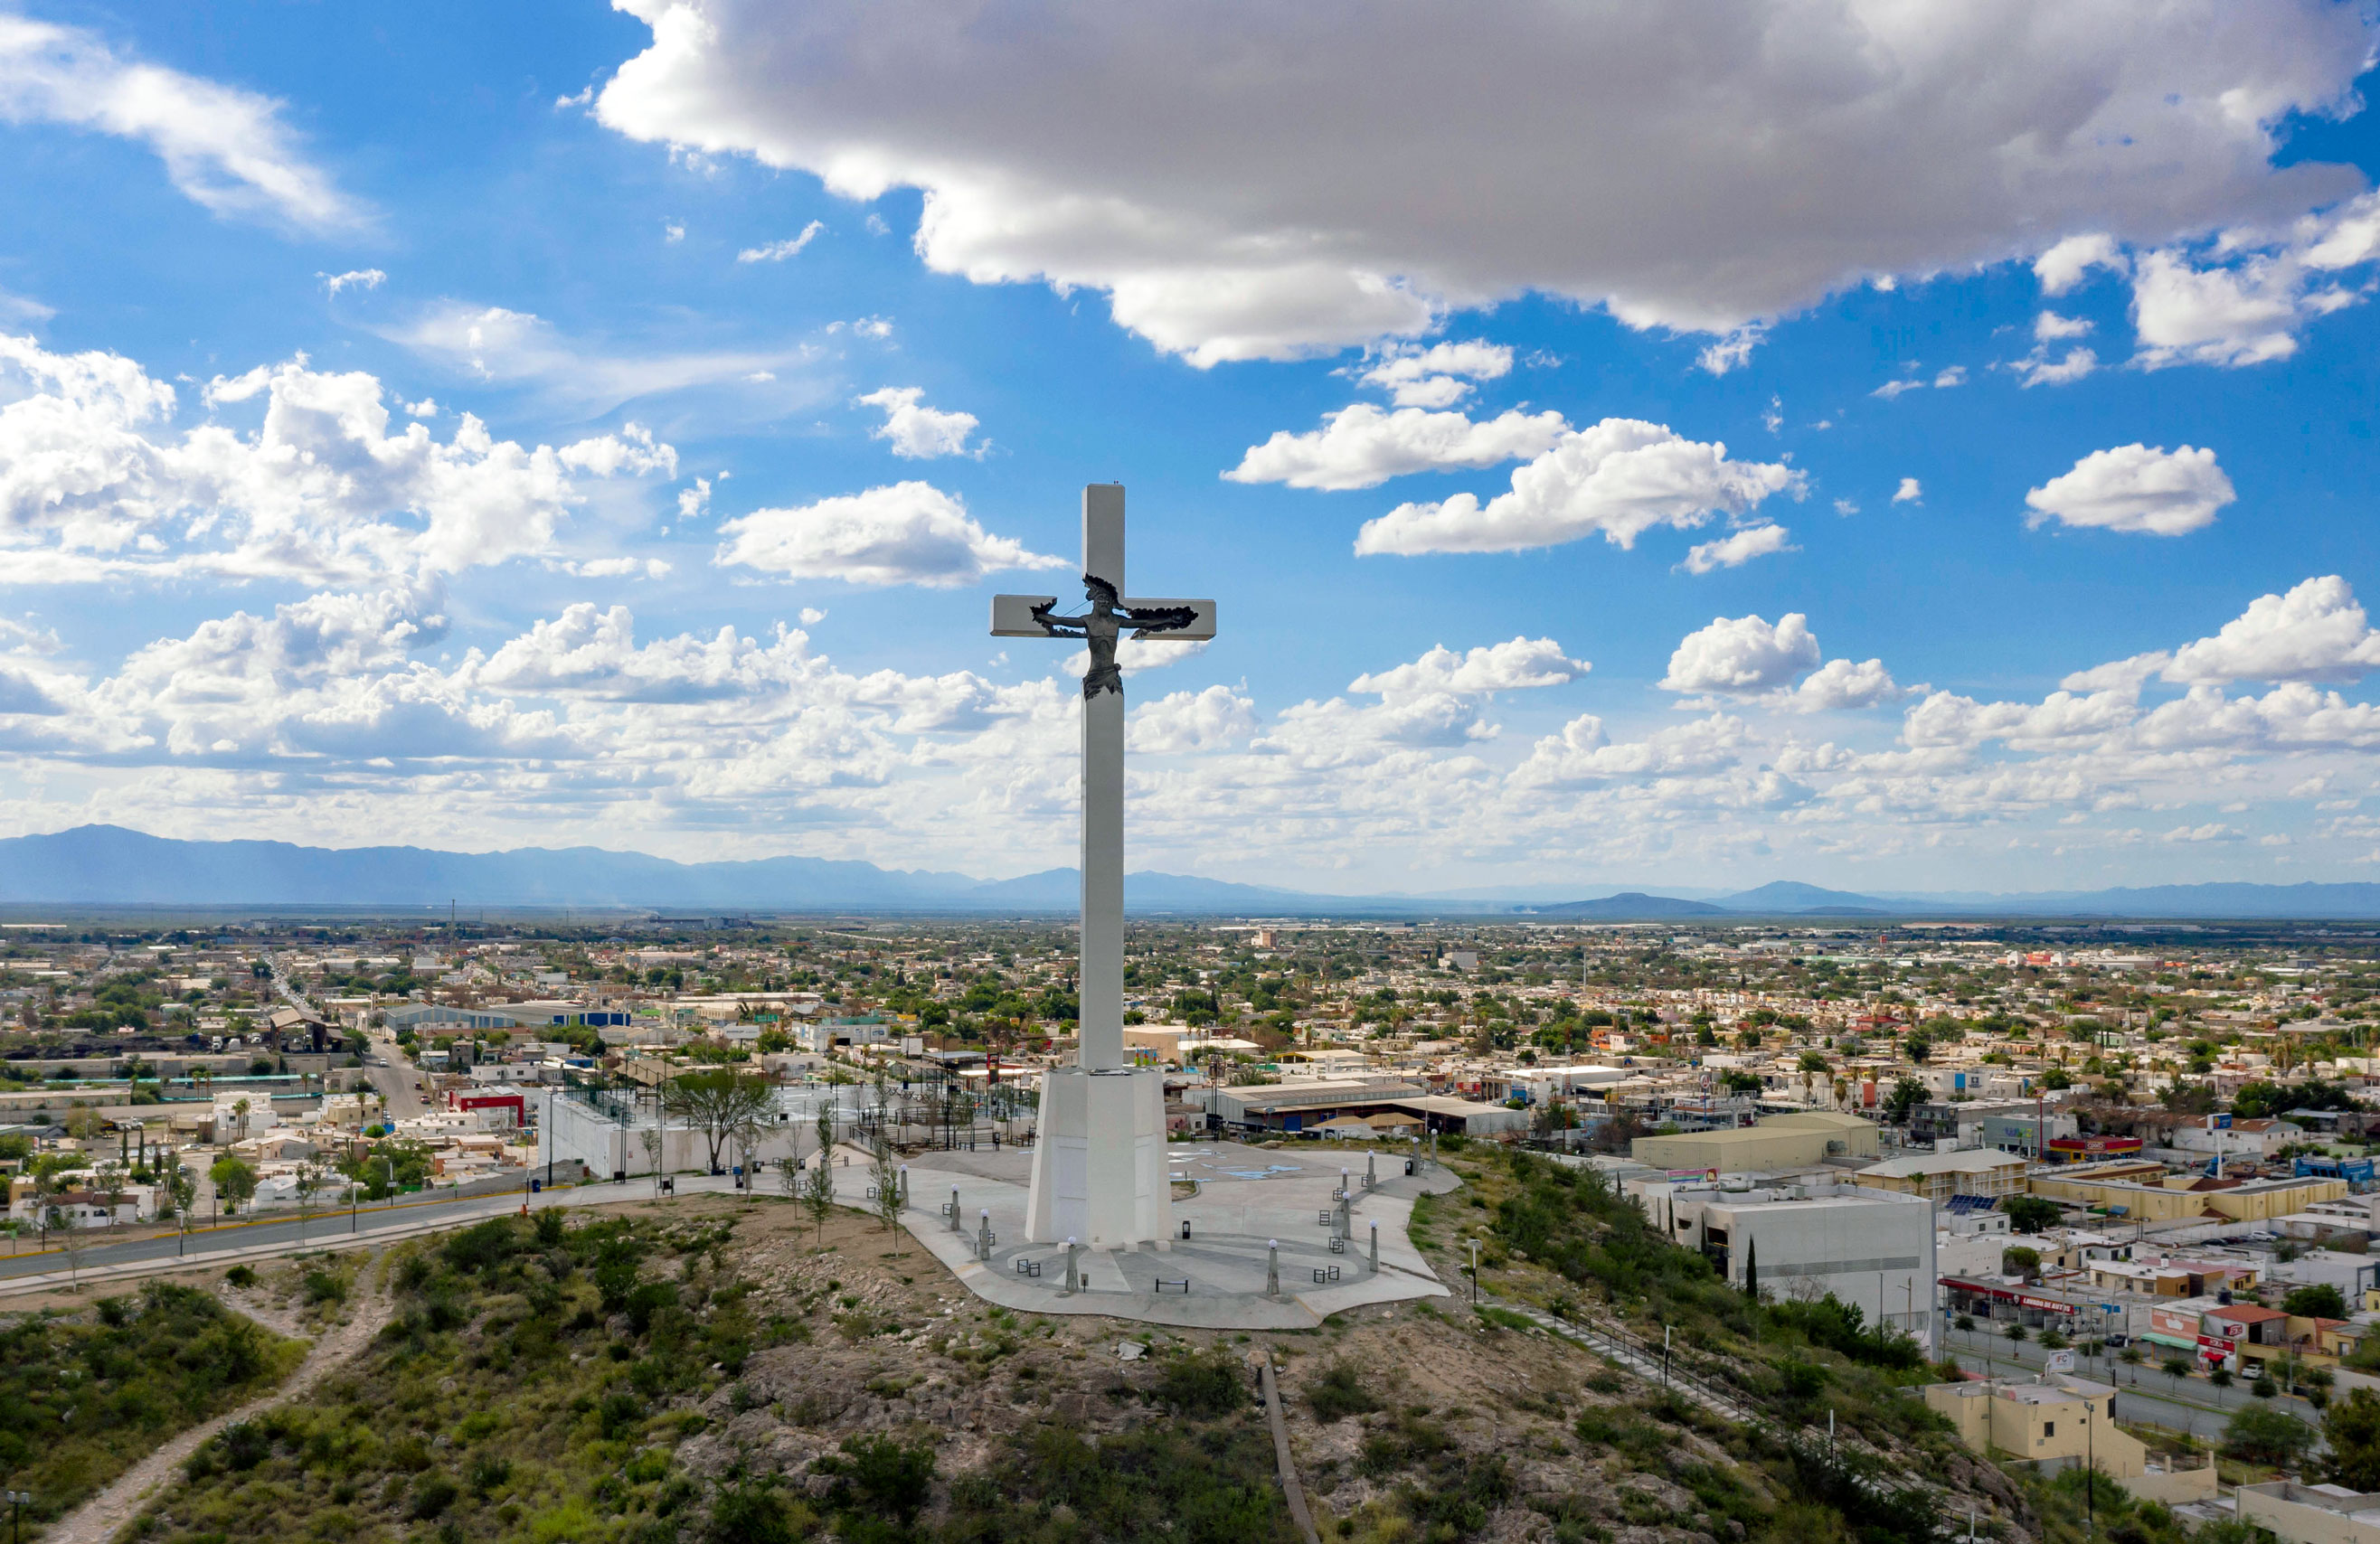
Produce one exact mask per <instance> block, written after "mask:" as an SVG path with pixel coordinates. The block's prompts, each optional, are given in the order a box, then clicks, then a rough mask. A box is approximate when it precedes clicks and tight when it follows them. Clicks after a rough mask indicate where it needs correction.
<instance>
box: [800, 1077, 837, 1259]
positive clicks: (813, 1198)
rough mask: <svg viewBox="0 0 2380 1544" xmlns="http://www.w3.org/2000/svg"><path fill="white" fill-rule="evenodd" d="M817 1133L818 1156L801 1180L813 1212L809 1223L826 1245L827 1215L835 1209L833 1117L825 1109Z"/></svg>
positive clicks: (805, 1201) (820, 1113)
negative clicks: (816, 1227) (816, 1228)
mask: <svg viewBox="0 0 2380 1544" xmlns="http://www.w3.org/2000/svg"><path fill="white" fill-rule="evenodd" d="M818 1133H819V1150H818V1157H817V1159H816V1160H814V1161H813V1162H812V1163H811V1164H810V1172H809V1174H808V1176H807V1177H806V1178H804V1179H803V1181H802V1203H803V1204H804V1205H806V1206H807V1207H808V1208H809V1209H810V1220H811V1221H812V1222H814V1223H816V1224H818V1236H819V1242H820V1243H821V1244H823V1243H825V1242H826V1219H827V1214H828V1213H829V1212H832V1211H833V1210H834V1170H833V1167H832V1164H833V1163H834V1117H833V1116H830V1115H828V1114H827V1113H826V1112H825V1111H824V1110H820V1112H819V1118H818Z"/></svg>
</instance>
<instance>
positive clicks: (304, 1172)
mask: <svg viewBox="0 0 2380 1544" xmlns="http://www.w3.org/2000/svg"><path fill="white" fill-rule="evenodd" d="M330 1179H331V1171H330V1170H329V1168H328V1167H326V1166H325V1165H324V1164H323V1163H322V1160H321V1159H320V1158H317V1157H314V1156H312V1155H311V1154H309V1155H308V1156H307V1157H305V1158H304V1159H302V1160H300V1161H299V1162H298V1164H297V1242H299V1243H300V1244H303V1243H304V1242H306V1223H307V1220H308V1219H309V1218H310V1217H312V1216H313V1215H314V1198H315V1197H317V1196H319V1195H321V1194H322V1187H323V1186H325V1185H327V1184H329V1183H330Z"/></svg>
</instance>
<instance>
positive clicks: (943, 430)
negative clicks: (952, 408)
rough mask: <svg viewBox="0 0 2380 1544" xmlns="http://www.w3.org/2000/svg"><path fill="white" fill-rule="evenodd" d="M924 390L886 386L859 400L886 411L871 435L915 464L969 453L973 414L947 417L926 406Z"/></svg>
mask: <svg viewBox="0 0 2380 1544" xmlns="http://www.w3.org/2000/svg"><path fill="white" fill-rule="evenodd" d="M925 395H926V389H925V388H924V387H922V386H887V387H884V388H883V389H881V390H880V391H874V392H868V394H867V395H866V396H864V397H861V398H858V399H857V400H858V401H859V402H861V403H862V404H866V405H867V406H869V407H880V408H882V409H883V410H884V421H883V422H882V423H881V424H879V425H878V426H877V427H876V428H872V429H869V430H868V436H869V437H870V438H871V439H876V440H885V441H887V442H889V443H890V444H891V445H892V453H893V454H894V455H897V456H901V457H904V458H905V459H908V460H912V461H927V460H930V459H932V458H933V457H935V456H941V455H965V454H966V453H967V436H968V435H970V434H973V433H974V432H975V425H976V417H975V415H974V414H972V413H944V412H941V410H939V409H937V408H931V407H928V406H926V405H925V404H924V401H923V399H924V397H925Z"/></svg>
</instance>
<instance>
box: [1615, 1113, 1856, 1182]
mask: <svg viewBox="0 0 2380 1544" xmlns="http://www.w3.org/2000/svg"><path fill="white" fill-rule="evenodd" d="M1628 1151H1629V1155H1630V1156H1631V1157H1633V1158H1634V1159H1635V1160H1636V1161H1637V1162H1638V1163H1640V1164H1651V1165H1652V1166H1653V1167H1655V1168H1657V1169H1715V1170H1717V1171H1718V1172H1719V1173H1722V1174H1756V1173H1764V1172H1767V1171H1770V1170H1776V1169H1798V1168H1806V1167H1809V1166H1810V1165H1812V1164H1821V1163H1824V1162H1825V1161H1826V1160H1827V1159H1828V1158H1840V1157H1842V1156H1845V1155H1846V1154H1849V1155H1851V1156H1853V1157H1859V1156H1869V1157H1873V1156H1874V1155H1875V1153H1876V1127H1875V1125H1874V1124H1873V1123H1872V1122H1869V1121H1864V1120H1862V1119H1860V1118H1859V1117H1858V1116H1843V1115H1836V1114H1834V1113H1832V1112H1829V1111H1811V1112H1809V1113H1806V1114H1802V1115H1790V1116H1768V1117H1767V1119H1765V1120H1763V1121H1762V1122H1761V1123H1760V1124H1759V1125H1757V1126H1742V1127H1736V1128H1731V1129H1725V1130H1718V1131H1682V1132H1679V1133H1678V1134H1677V1135H1675V1136H1671V1137H1639V1138H1637V1139H1636V1140H1635V1141H1633V1142H1632V1143H1631V1144H1629V1150H1628Z"/></svg>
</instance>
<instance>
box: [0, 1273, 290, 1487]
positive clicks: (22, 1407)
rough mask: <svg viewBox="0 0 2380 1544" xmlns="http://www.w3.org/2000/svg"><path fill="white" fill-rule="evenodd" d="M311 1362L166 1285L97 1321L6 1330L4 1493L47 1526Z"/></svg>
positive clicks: (47, 1320) (123, 1302) (102, 1313)
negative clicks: (26, 1496) (24, 1495)
mask: <svg viewBox="0 0 2380 1544" xmlns="http://www.w3.org/2000/svg"><path fill="white" fill-rule="evenodd" d="M301 1354H302V1352H301V1348H300V1347H299V1346H297V1345H296V1344H295V1343H293V1342H290V1341H285V1340H283V1339H281V1338H280V1337H279V1336H276V1335H273V1334H271V1333H267V1332H266V1331H264V1330H262V1329H260V1328H259V1327H258V1326H257V1325H256V1323H255V1322H254V1321H251V1320H249V1319H246V1318H243V1317H241V1316H240V1315H238V1314H236V1313H233V1312H231V1311H230V1310H229V1309H225V1307H224V1306H223V1304H222V1303H221V1302H220V1301H218V1300H217V1299H216V1298H215V1297H213V1296H212V1294H210V1293H207V1292H202V1291H200V1290H198V1289H196V1288H193V1287H186V1286H177V1285H170V1284H167V1283H164V1282H152V1283H150V1284H148V1285H146V1286H144V1287H143V1288H142V1289H141V1291H140V1294H139V1295H138V1296H130V1295H128V1296H124V1297H110V1298H108V1299H106V1300H104V1301H103V1303H101V1304H99V1305H97V1306H96V1309H95V1311H94V1313H93V1315H92V1317H91V1319H90V1320H88V1321H85V1320H82V1319H79V1318H75V1317H60V1316H55V1315H50V1314H31V1315H28V1316H26V1317H24V1318H21V1319H18V1321H16V1322H15V1323H13V1324H11V1325H8V1326H7V1327H6V1328H5V1329H0V1484H5V1485H6V1488H7V1489H10V1490H29V1491H30V1492H31V1493H32V1496H33V1501H32V1502H31V1504H30V1506H28V1507H27V1508H26V1509H25V1521H26V1522H27V1523H28V1524H35V1523H40V1522H46V1521H48V1520H50V1519H52V1518H55V1517H56V1516H58V1515H60V1514H63V1513H65V1512H66V1511H67V1510H70V1509H71V1508H73V1507H74V1506H76V1505H78V1504H79V1503H80V1502H82V1501H83V1500H84V1499H85V1498H87V1497H88V1496H90V1495H91V1493H92V1492H93V1491H94V1490H98V1489H99V1488H100V1487H102V1486H103V1485H105V1484H107V1483H108V1482H109V1481H111V1480H113V1479H114V1478H115V1477H116V1476H117V1475H119V1474H121V1473H123V1471H124V1470H125V1469H126V1468H127V1467H128V1466H130V1465H131V1464H132V1463H134V1462H135V1461H137V1460H138V1459H140V1457H141V1456H143V1455H145V1454H148V1453H149V1452H151V1451H152V1450H153V1449H154V1448H155V1447H156V1446H157V1445H158V1444H159V1443H161V1442H163V1441H165V1440H166V1439H168V1438H169V1437H171V1436H172V1435H173V1434H174V1433H176V1432H177V1431H181V1430H184V1429H188V1427H191V1426H193V1425H196V1424H197V1423H198V1422H200V1421H202V1420H205V1419H207V1418H209V1417H212V1416H215V1415H218V1414H220V1413H221V1412H223V1411H224V1410H226V1409H229V1408H231V1407H232V1406H234V1405H237V1404H239V1403H241V1402H242V1401H244V1400H246V1399H248V1398H249V1397H252V1396H253V1395H254V1394H255V1393H257V1392H259V1391H260V1390H261V1388H262V1387H264V1386H266V1385H267V1384H269V1383H271V1382H273V1381H277V1380H278V1379H279V1378H281V1377H282V1376H283V1375H284V1374H285V1373H286V1372H287V1370H288V1369H290V1368H291V1367H293V1366H295V1365H296V1363H297V1358H298V1357H299V1356H300V1355H301ZM211 1446H212V1444H211ZM219 1462H220V1454H209V1455H207V1456H205V1457H203V1458H201V1459H200V1463H201V1465H202V1466H203V1465H205V1464H215V1463H219Z"/></svg>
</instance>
